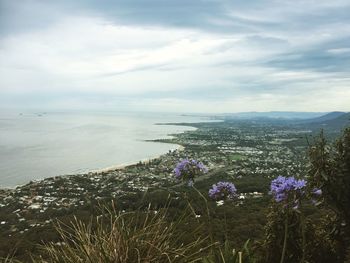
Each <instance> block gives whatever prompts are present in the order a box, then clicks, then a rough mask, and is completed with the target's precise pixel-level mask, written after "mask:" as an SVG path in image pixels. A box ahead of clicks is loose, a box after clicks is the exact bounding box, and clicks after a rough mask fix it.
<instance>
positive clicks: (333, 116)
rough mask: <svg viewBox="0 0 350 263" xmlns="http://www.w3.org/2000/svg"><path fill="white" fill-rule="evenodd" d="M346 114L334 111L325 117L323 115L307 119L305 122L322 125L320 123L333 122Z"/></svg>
mask: <svg viewBox="0 0 350 263" xmlns="http://www.w3.org/2000/svg"><path fill="white" fill-rule="evenodd" d="M344 114H346V112H342V111H332V112H330V113H327V114H325V115H322V116H320V117H317V118H312V119H306V120H304V121H303V122H308V123H320V122H325V121H328V120H333V119H336V118H338V117H340V116H342V115H344Z"/></svg>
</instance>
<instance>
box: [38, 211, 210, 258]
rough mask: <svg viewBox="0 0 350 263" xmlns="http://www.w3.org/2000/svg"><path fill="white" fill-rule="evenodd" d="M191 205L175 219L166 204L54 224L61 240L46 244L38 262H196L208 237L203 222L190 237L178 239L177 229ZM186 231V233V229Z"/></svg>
mask: <svg viewBox="0 0 350 263" xmlns="http://www.w3.org/2000/svg"><path fill="white" fill-rule="evenodd" d="M190 211H191V209H188V211H186V212H184V213H183V215H182V216H181V217H180V218H178V219H177V220H176V221H169V220H168V218H167V212H168V210H167V208H163V209H160V210H159V211H158V212H157V213H155V211H152V210H151V209H150V207H149V208H148V209H147V210H146V211H137V212H132V213H118V212H116V211H115V210H114V209H112V210H107V213H105V215H104V216H103V217H101V218H96V219H94V220H92V221H91V222H90V223H88V224H86V223H83V222H81V221H79V220H77V219H75V222H73V223H72V225H70V226H68V225H63V224H58V225H57V231H58V232H59V234H60V236H61V239H62V242H61V244H60V245H57V244H53V243H50V244H47V245H45V246H44V247H43V256H42V257H40V258H36V259H34V260H33V262H37V263H39V262H40V263H48V262H50V263H78V262H84V263H108V262H113V263H125V262H132V263H137V262H140V263H141V262H142V263H146V262H159V263H162V262H196V261H199V260H201V257H202V255H203V253H204V252H207V250H208V249H209V248H210V246H206V244H207V243H208V242H207V240H206V239H207V238H206V237H203V236H202V235H201V234H200V232H201V230H202V225H200V224H199V225H198V228H196V229H193V233H191V234H192V236H193V237H194V238H193V241H191V242H189V243H187V244H183V243H181V240H182V237H183V234H184V233H179V231H176V230H177V228H178V226H179V224H184V223H186V220H189V218H190V217H192V218H193V215H192V214H191V212H190ZM186 234H187V235H188V233H186Z"/></svg>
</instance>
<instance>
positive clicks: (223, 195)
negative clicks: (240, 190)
mask: <svg viewBox="0 0 350 263" xmlns="http://www.w3.org/2000/svg"><path fill="white" fill-rule="evenodd" d="M236 195H237V189H236V187H235V185H234V184H233V183H230V182H218V183H217V184H213V186H212V188H211V189H209V197H210V198H211V199H214V200H225V199H233V198H235V197H236Z"/></svg>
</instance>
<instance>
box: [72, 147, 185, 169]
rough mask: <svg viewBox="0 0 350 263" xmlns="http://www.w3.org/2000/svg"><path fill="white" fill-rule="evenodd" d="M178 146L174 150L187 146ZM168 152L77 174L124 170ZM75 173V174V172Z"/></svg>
mask: <svg viewBox="0 0 350 263" xmlns="http://www.w3.org/2000/svg"><path fill="white" fill-rule="evenodd" d="M176 145H177V146H178V148H177V149H174V150H173V151H180V152H181V151H183V150H185V147H184V146H183V145H180V144H176ZM165 154H166V153H163V154H159V155H156V156H155V157H150V158H144V159H141V160H139V161H136V162H130V163H125V164H118V165H113V166H109V167H106V168H101V169H96V170H91V171H89V172H87V173H82V174H77V175H83V174H91V173H93V174H101V173H108V172H113V171H116V170H124V169H126V168H128V167H130V166H134V165H137V164H138V163H140V162H141V163H144V164H147V163H149V162H151V161H154V160H157V159H159V158H161V157H162V156H163V155H165ZM73 175H74V174H73Z"/></svg>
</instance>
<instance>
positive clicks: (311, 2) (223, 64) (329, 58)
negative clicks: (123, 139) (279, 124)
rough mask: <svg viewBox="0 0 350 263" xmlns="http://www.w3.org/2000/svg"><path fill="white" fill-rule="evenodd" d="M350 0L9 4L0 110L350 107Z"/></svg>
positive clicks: (3, 22)
mask: <svg viewBox="0 0 350 263" xmlns="http://www.w3.org/2000/svg"><path fill="white" fill-rule="evenodd" d="M349 14H350V1H349V0H332V1H329V0H327V1H323V0H318V1H316V0H308V1H307V0H283V1H281V0H278V1H277V0H266V1H263V0H249V1H247V0H241V1H234V0H227V1H226V0H176V1H174V0H99V1H97V0H96V1H92V0H75V1H70V0H60V1H54V0H52V1H51V0H0V109H3V110H4V109H21V110H22V109H23V110H26V109H38V110H41V109H42V110H70V109H73V110H115V111H156V112H157V111H162V112H164V111H165V112H193V113H228V112H242V111H321V112H326V111H335V110H338V111H350V15H349Z"/></svg>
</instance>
